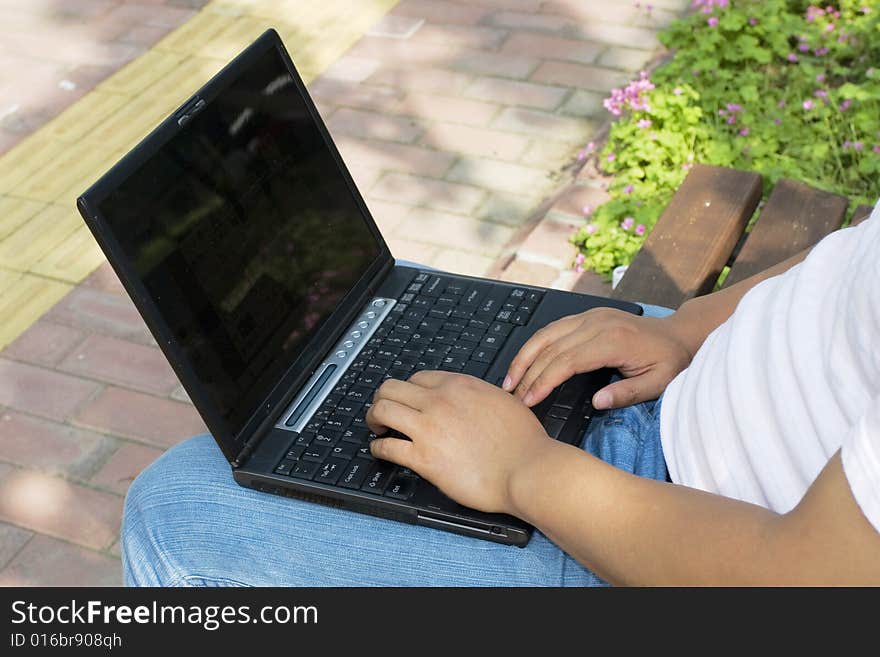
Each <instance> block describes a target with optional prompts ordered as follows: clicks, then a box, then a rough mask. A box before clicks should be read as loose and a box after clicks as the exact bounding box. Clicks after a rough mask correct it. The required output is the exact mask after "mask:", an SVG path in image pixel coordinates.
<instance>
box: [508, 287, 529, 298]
mask: <svg viewBox="0 0 880 657" xmlns="http://www.w3.org/2000/svg"><path fill="white" fill-rule="evenodd" d="M525 297H526V291H525V290H524V289H522V288H521V287H518V288H515V289H513V290H511V292H510V298H511V299H517V300H520V299H525Z"/></svg>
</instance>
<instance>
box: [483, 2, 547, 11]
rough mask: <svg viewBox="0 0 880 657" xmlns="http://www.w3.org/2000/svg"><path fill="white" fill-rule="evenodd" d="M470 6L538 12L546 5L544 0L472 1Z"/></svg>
mask: <svg viewBox="0 0 880 657" xmlns="http://www.w3.org/2000/svg"><path fill="white" fill-rule="evenodd" d="M470 4H473V5H478V6H480V7H495V8H500V9H515V10H516V11H532V12H535V11H538V10H539V9H540V8H541V6H542V5H543V4H544V2H543V0H470Z"/></svg>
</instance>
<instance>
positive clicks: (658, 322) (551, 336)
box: [502, 308, 693, 410]
mask: <svg viewBox="0 0 880 657" xmlns="http://www.w3.org/2000/svg"><path fill="white" fill-rule="evenodd" d="M692 358H693V354H692V353H691V352H690V351H689V349H688V347H687V345H686V343H685V340H684V339H683V338H682V337H681V336H680V335H679V333H678V332H677V330H676V328H675V323H674V320H672V318H662V319H661V318H657V317H639V316H637V315H632V314H630V313H627V312H623V311H622V310H615V309H613V308H594V309H592V310H588V311H587V312H584V313H581V314H579V315H572V316H570V317H563V318H562V319H560V320H557V321H555V322H552V323H551V324H548V325H547V326H545V327H544V328H542V329H541V330H539V331H538V332H537V333H535V334H534V335H533V336H532V337H531V338H530V339H529V341H528V342H526V343H525V344H524V345H523V347H522V349H520V351H519V353H518V354H517V355H516V358H514V359H513V361H512V362H511V364H510V368H509V369H508V374H507V377H506V378H505V380H504V383H503V384H502V387H503V388H504V389H505V390H507V391H512V392H514V394H515V395H516V396H517V397H519V398H520V399H522V400H523V403H525V404H526V405H528V406H534V405H535V404H537V403H539V402H540V401H541V400H543V399H544V398H546V397H547V395H549V394H550V392H551V391H552V390H553V389H554V388H555V387H556V386H558V385H559V384H561V383H562V382H564V381H566V380H568V379H570V378H571V377H572V376H574V375H575V374H580V373H581V372H591V371H593V370H597V369H600V368H602V367H614V368H617V369H619V370H620V373H621V375H622V376H623V377H624V378H623V379H622V380H620V381H617V382H615V383H611V384H610V385H607V386H605V387H604V388H602V389H601V390H599V391H597V392H596V394H595V395H593V406H594V407H595V408H597V409H600V410H602V409H607V408H618V407H620V406H629V405H630V404H635V403H637V402H641V401H646V400H649V399H656V398H657V397H659V396H660V393H661V392H663V390H664V389H665V388H666V386H667V384H668V383H669V382H670V381H672V379H673V378H675V376H676V375H677V374H678V373H679V372H681V371H682V370H683V369H684V368H686V367H687V366H688V365H689V364H690V362H691V359H692Z"/></svg>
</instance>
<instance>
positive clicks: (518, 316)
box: [510, 312, 529, 326]
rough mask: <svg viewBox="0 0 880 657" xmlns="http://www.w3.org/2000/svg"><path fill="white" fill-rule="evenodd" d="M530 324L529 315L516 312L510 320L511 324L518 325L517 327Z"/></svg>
mask: <svg viewBox="0 0 880 657" xmlns="http://www.w3.org/2000/svg"><path fill="white" fill-rule="evenodd" d="M528 322H529V315H528V314H527V313H521V312H515V313H513V316H512V317H511V318H510V323H511V324H516V325H517V326H525V325H526V324H528Z"/></svg>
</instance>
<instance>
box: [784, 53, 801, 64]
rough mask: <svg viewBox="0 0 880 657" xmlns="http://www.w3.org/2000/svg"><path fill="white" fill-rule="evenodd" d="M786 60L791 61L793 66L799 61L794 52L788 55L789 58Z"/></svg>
mask: <svg viewBox="0 0 880 657" xmlns="http://www.w3.org/2000/svg"><path fill="white" fill-rule="evenodd" d="M786 59H787V60H788V61H790V62H791V63H792V64H796V63H797V61H798V56H797V55H795V54H794V53H793V52H790V53H788V57H786Z"/></svg>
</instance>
